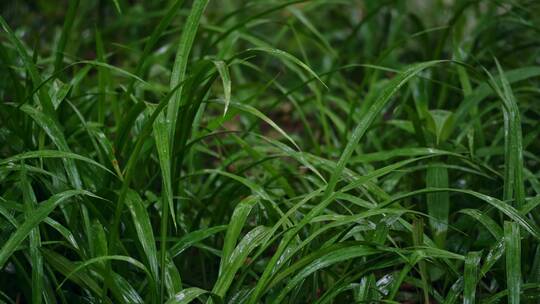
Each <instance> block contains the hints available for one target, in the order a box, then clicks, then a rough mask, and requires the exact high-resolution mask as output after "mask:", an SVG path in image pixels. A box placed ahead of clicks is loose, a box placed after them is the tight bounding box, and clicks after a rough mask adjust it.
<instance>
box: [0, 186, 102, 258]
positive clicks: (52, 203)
mask: <svg viewBox="0 0 540 304" xmlns="http://www.w3.org/2000/svg"><path fill="white" fill-rule="evenodd" d="M77 195H87V196H92V197H96V196H95V195H94V194H92V193H90V192H88V191H85V190H67V191H64V192H62V193H58V194H55V195H53V196H52V197H51V198H49V199H48V200H47V201H45V202H43V203H40V204H39V207H37V208H36V209H35V210H34V211H32V213H31V214H29V215H28V217H27V218H26V220H25V221H24V223H23V224H21V225H20V226H19V228H17V230H16V231H15V233H13V234H12V235H11V236H10V237H9V239H8V240H7V241H6V242H5V243H4V244H3V245H2V248H1V249H0V268H1V267H3V266H4V265H5V263H6V262H7V260H8V259H9V257H10V256H11V255H12V254H13V252H15V250H17V247H18V246H19V245H20V244H21V243H22V242H23V241H24V240H25V239H26V237H27V236H28V235H29V234H30V232H31V231H32V229H34V228H36V227H37V225H39V223H41V222H42V221H43V220H44V219H45V218H46V217H47V216H48V215H49V214H50V213H51V212H52V211H53V210H54V209H55V208H56V207H57V206H58V205H59V204H61V203H63V202H64V201H66V200H68V199H70V198H72V197H73V196H77Z"/></svg>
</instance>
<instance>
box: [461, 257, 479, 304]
mask: <svg viewBox="0 0 540 304" xmlns="http://www.w3.org/2000/svg"><path fill="white" fill-rule="evenodd" d="M481 257H482V254H481V253H480V252H469V253H468V254H467V256H466V257H465V273H464V275H463V303H464V304H474V303H476V302H475V296H476V285H477V282H478V266H479V265H480V258H481Z"/></svg>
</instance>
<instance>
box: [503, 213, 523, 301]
mask: <svg viewBox="0 0 540 304" xmlns="http://www.w3.org/2000/svg"><path fill="white" fill-rule="evenodd" d="M504 243H505V248H506V254H505V256H506V286H507V288H508V303H510V304H519V302H520V298H521V284H522V279H521V237H520V233H519V225H518V224H517V223H515V222H508V221H506V222H504Z"/></svg>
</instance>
